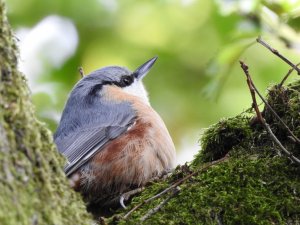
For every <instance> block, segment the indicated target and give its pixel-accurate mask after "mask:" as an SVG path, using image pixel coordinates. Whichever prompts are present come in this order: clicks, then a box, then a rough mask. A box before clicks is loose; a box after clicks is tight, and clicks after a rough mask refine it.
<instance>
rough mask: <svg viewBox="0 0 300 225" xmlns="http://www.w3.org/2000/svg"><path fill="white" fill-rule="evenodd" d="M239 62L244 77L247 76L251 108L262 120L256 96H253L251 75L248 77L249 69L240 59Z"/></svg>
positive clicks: (253, 89)
mask: <svg viewBox="0 0 300 225" xmlns="http://www.w3.org/2000/svg"><path fill="white" fill-rule="evenodd" d="M240 64H241V67H242V69H243V71H244V73H245V75H246V77H247V84H248V87H249V90H250V93H251V97H252V108H254V110H255V112H256V115H257V118H258V120H259V121H263V117H262V115H261V113H260V111H259V108H258V106H257V102H256V97H255V88H254V87H253V82H252V80H251V77H250V74H249V71H248V66H247V65H246V64H245V63H244V62H242V61H240Z"/></svg>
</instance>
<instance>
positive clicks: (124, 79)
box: [120, 76, 133, 87]
mask: <svg viewBox="0 0 300 225" xmlns="http://www.w3.org/2000/svg"><path fill="white" fill-rule="evenodd" d="M132 82H133V77H132V76H123V77H122V78H121V82H120V84H121V86H123V87H126V86H129V85H130V84H132Z"/></svg>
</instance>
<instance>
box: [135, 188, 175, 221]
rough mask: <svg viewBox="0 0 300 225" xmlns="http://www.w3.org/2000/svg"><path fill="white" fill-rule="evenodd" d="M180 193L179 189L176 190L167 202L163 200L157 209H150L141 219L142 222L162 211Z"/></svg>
mask: <svg viewBox="0 0 300 225" xmlns="http://www.w3.org/2000/svg"><path fill="white" fill-rule="evenodd" d="M179 191H180V189H179V187H177V188H175V189H174V191H173V193H172V194H171V195H169V196H168V197H167V198H166V199H165V200H163V201H162V202H161V203H159V204H158V205H157V206H156V207H154V208H153V209H150V210H149V211H148V212H147V213H146V214H145V215H144V216H143V217H142V218H141V219H140V221H141V222H144V221H145V220H146V219H148V218H149V217H150V216H152V215H153V214H154V213H156V212H157V211H158V210H160V209H161V208H162V207H163V206H164V205H165V204H166V203H167V202H168V201H170V199H171V198H172V197H173V196H175V195H176V194H177V193H178V192H179Z"/></svg>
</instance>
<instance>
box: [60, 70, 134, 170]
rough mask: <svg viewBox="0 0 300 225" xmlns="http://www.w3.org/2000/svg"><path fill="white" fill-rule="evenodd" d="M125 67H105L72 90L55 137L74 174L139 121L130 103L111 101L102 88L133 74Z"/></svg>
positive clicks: (68, 168)
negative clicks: (136, 119)
mask: <svg viewBox="0 0 300 225" xmlns="http://www.w3.org/2000/svg"><path fill="white" fill-rule="evenodd" d="M130 73H131V72H130V71H129V70H127V69H125V68H122V67H105V68H103V69H100V70H97V71H95V72H93V73H92V74H90V75H88V76H86V77H84V78H83V79H81V80H80V81H79V82H78V83H77V84H76V86H75V87H74V88H73V90H72V92H71V94H70V96H69V99H68V101H67V103H66V106H65V109H64V111H63V114H62V117H61V121H60V124H59V126H58V128H57V131H56V133H55V135H54V140H55V143H56V145H57V148H58V150H59V151H60V152H61V153H62V154H63V155H64V156H65V157H66V158H67V160H68V163H67V164H66V166H65V172H66V174H67V175H71V174H72V173H73V172H75V171H76V170H77V169H78V168H80V167H81V166H82V165H83V164H85V163H86V162H87V161H88V160H90V159H91V158H92V157H93V156H94V155H95V154H96V153H97V152H98V151H101V149H103V147H104V145H105V144H107V143H108V142H109V141H111V140H112V139H115V138H117V137H118V136H120V135H121V134H123V133H124V132H126V131H127V129H128V128H129V127H130V126H131V125H132V124H133V123H134V121H135V118H136V113H135V110H134V109H133V108H132V105H131V104H130V103H129V102H122V103H117V102H111V101H109V102H108V101H107V100H105V98H103V96H102V94H103V93H102V87H103V85H107V84H114V83H116V82H118V81H119V79H120V78H121V76H123V75H130Z"/></svg>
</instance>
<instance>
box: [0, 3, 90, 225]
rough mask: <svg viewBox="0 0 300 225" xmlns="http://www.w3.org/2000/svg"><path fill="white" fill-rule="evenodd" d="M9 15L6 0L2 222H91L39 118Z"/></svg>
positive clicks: (0, 10)
mask: <svg viewBox="0 0 300 225" xmlns="http://www.w3.org/2000/svg"><path fill="white" fill-rule="evenodd" d="M5 11H6V10H5V4H4V3H3V1H2V0H0V69H1V71H0V72H1V75H0V107H1V108H0V109H1V110H0V224H5V225H6V224H7V225H8V224H14V225H15V224H62V225H65V224H88V221H90V217H89V215H88V214H87V212H86V210H85V207H84V204H83V202H82V201H81V198H80V196H79V195H78V194H76V193H74V192H73V191H72V190H71V189H70V188H69V186H68V182H67V180H66V178H65V175H64V173H63V172H62V169H61V168H62V165H63V164H64V159H63V158H62V157H61V156H60V155H59V154H58V153H57V151H56V149H55V147H54V145H53V141H52V134H51V133H50V132H49V130H47V129H46V128H45V125H44V124H42V123H41V122H39V121H37V119H36V118H35V115H34V107H33V105H32V102H31V99H30V92H29V89H28V86H27V83H26V79H25V77H24V76H23V75H22V74H21V73H20V72H19V71H18V70H17V58H18V51H17V47H16V43H15V38H14V36H13V33H12V31H11V28H10V26H9V24H8V21H7V18H6V12H5Z"/></svg>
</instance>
